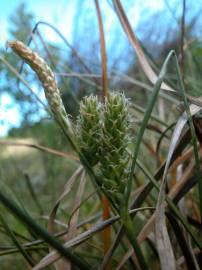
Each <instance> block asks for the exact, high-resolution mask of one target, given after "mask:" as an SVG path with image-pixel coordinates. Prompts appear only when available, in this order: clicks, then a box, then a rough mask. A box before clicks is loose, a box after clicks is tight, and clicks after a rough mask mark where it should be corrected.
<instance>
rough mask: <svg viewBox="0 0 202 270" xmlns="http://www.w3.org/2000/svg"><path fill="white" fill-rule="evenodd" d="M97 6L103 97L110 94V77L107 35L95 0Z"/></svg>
mask: <svg viewBox="0 0 202 270" xmlns="http://www.w3.org/2000/svg"><path fill="white" fill-rule="evenodd" d="M95 7H96V12H97V18H98V25H99V33H100V52H101V58H102V88H103V99H104V98H105V97H107V96H108V79H107V53H106V46H105V36H104V29H103V23H102V15H101V12H100V7H99V2H98V0H95Z"/></svg>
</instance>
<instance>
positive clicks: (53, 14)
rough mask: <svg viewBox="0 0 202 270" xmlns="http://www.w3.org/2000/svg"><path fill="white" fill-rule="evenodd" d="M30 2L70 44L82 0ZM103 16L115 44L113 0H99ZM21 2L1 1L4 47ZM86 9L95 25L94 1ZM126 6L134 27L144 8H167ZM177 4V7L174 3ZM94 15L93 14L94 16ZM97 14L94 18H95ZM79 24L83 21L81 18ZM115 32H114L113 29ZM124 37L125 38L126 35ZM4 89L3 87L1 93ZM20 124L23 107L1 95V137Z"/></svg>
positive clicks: (157, 0)
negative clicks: (13, 15)
mask: <svg viewBox="0 0 202 270" xmlns="http://www.w3.org/2000/svg"><path fill="white" fill-rule="evenodd" d="M23 2H25V3H26V4H27V10H28V11H30V12H32V13H34V15H35V19H36V22H37V21H40V20H42V21H46V22H49V23H52V24H54V26H55V27H57V28H58V29H60V31H61V32H62V34H63V35H64V36H65V37H66V38H67V39H68V41H69V42H70V43H71V42H73V39H74V36H73V31H72V29H73V22H74V17H75V16H79V13H78V12H77V11H78V10H77V9H78V3H81V1H79V0H69V1H67V0H57V1H55V0H29V1H23ZM99 2H100V6H101V10H102V15H103V19H104V29H105V34H106V43H107V47H108V49H110V46H111V45H112V43H113V42H112V39H113V33H116V31H115V30H116V27H117V24H118V21H117V17H116V15H115V14H114V12H113V10H112V8H111V7H110V5H109V3H108V2H110V1H107V0H102V1H99ZM169 2H170V3H176V0H171V1H169ZM20 3H22V1H19V0H9V1H6V0H0V25H1V30H0V46H1V47H3V48H5V43H6V41H7V40H8V39H9V35H8V29H9V17H10V16H11V15H12V14H13V12H14V11H15V9H16V8H17V6H18V5H19V4H20ZM84 3H85V4H84V5H82V8H84V9H85V10H84V13H86V14H85V18H87V16H88V14H89V16H90V14H91V16H92V18H94V19H93V23H94V24H95V28H96V24H97V21H95V20H96V17H95V16H94V14H95V6H94V0H85V1H84ZM122 3H124V7H125V9H126V11H127V15H128V17H129V20H130V22H131V24H132V26H133V28H134V29H135V27H136V26H137V25H138V23H139V22H140V21H141V20H142V19H143V18H142V14H143V11H145V10H147V13H148V15H147V16H149V14H152V13H154V12H158V11H161V10H163V9H164V8H165V3H164V0H153V1H151V0H128V1H123V0H122ZM174 6H176V5H175V4H174ZM92 14H93V15H92ZM93 16H94V17H93ZM80 23H83V22H82V21H81V22H80ZM113 31H114V32H113ZM43 33H44V35H45V37H46V38H47V41H52V42H56V43H58V42H60V40H59V39H58V36H57V35H56V34H54V33H53V31H52V30H50V29H48V28H46V29H45V28H44V29H43ZM124 38H125V37H124ZM1 91H2V89H0V94H1ZM19 124H20V110H19V108H18V106H17V105H16V106H15V104H14V102H13V100H12V99H11V98H10V97H9V96H8V95H0V136H4V135H6V133H7V131H8V129H9V128H10V127H11V126H18V125H19Z"/></svg>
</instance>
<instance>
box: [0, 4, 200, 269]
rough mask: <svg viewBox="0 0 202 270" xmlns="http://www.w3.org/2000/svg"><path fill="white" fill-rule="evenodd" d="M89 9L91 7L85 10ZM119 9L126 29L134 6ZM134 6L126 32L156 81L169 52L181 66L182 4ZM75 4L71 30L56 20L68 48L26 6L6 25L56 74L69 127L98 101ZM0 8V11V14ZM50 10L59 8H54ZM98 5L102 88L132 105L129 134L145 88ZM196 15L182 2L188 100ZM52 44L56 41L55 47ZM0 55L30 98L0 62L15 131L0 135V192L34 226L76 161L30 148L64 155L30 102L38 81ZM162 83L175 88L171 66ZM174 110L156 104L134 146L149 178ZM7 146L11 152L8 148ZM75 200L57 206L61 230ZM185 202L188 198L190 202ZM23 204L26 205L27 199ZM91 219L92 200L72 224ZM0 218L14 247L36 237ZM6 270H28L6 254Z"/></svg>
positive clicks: (0, 259)
mask: <svg viewBox="0 0 202 270" xmlns="http://www.w3.org/2000/svg"><path fill="white" fill-rule="evenodd" d="M89 2H92V3H90V4H89ZM122 2H123V4H124V8H125V10H126V13H127V14H128V15H130V16H129V19H130V21H131V23H132V22H133V20H136V18H135V16H136V13H135V12H131V10H133V9H134V4H135V2H136V1H122ZM137 2H138V3H139V4H138V5H136V7H137V8H138V7H139V9H140V11H141V13H140V14H139V13H138V12H140V11H138V10H136V12H137V15H138V16H139V20H138V23H137V24H136V26H135V27H134V28H135V29H134V30H135V32H136V34H137V36H138V38H139V39H140V40H141V45H142V47H143V49H144V52H145V54H146V55H147V57H148V59H149V62H150V64H151V65H152V66H153V68H154V70H156V72H157V73H158V71H159V68H160V66H161V65H162V63H163V61H164V60H165V57H166V56H167V54H168V52H169V51H170V50H171V49H174V50H175V51H176V53H177V55H178V57H179V61H181V57H182V56H181V46H182V41H181V35H182V29H181V21H182V6H183V1H179V0H177V1H167V0H165V1H162V2H163V8H162V9H161V10H160V11H159V10H158V8H157V11H155V9H152V12H151V11H150V9H149V5H148V7H147V6H146V7H145V9H141V8H140V6H141V1H137ZM152 2H155V3H156V6H157V7H158V3H159V2H160V1H158V0H155V1H152ZM75 3H76V4H75V5H76V10H77V11H76V13H75V16H74V18H73V21H72V25H68V24H67V22H66V16H68V14H61V18H57V19H59V20H62V21H63V22H64V24H66V27H69V28H71V31H72V37H73V38H72V40H71V44H70V42H69V41H68V39H67V38H66V37H65V36H62V33H61V32H60V29H57V31H55V29H54V27H55V25H54V23H53V24H51V25H50V24H49V23H48V22H37V21H36V14H34V12H32V10H31V9H30V8H29V5H28V2H23V3H19V5H18V6H17V7H16V9H15V10H12V15H11V17H10V19H9V21H8V25H9V29H8V31H9V34H8V36H9V39H11V40H13V39H18V40H21V41H23V42H24V43H26V44H29V45H30V47H31V48H33V49H35V50H36V51H37V52H38V53H39V54H40V55H41V56H42V57H43V58H44V59H45V60H46V61H47V62H48V63H49V64H50V66H51V68H52V69H53V71H54V73H55V74H56V78H57V82H58V85H59V89H60V90H61V92H62V99H63V102H64V104H65V107H66V110H67V112H68V113H69V114H70V115H71V117H72V119H76V116H77V115H78V104H79V100H81V99H82V97H84V96H85V95H89V94H90V93H95V94H98V95H100V96H101V60H100V48H99V47H100V42H99V31H98V24H97V19H96V11H95V7H94V3H93V1H90V0H88V1H82V0H77V1H75ZM1 5H2V4H1V3H0V7H1ZM55 5H60V1H56V2H55ZM105 5H107V9H105V11H106V10H108V11H107V12H105V13H103V20H104V26H105V28H107V36H106V44H107V57H108V77H109V88H110V89H113V90H114V89H115V90H124V91H125V93H126V95H127V96H128V97H130V98H131V101H132V102H133V103H134V104H135V107H134V108H133V109H134V111H133V113H134V119H133V121H134V126H136V125H138V124H139V123H140V121H141V119H142V118H141V117H142V112H141V111H142V110H143V109H144V108H145V106H146V103H147V100H148V96H149V94H150V91H149V90H151V84H150V83H149V82H148V80H147V78H146V76H145V75H144V73H143V72H142V70H141V68H140V66H139V64H138V61H137V59H136V56H135V53H134V51H133V49H132V47H131V46H130V44H129V42H128V40H127V38H126V36H125V33H124V32H123V30H122V28H121V26H120V22H119V21H118V19H116V20H114V24H115V25H113V26H112V25H110V26H111V29H110V27H107V19H106V17H107V16H111V12H112V13H113V12H114V11H113V6H112V3H111V1H106V3H105ZM100 6H101V9H102V1H100ZM201 9H202V5H201V1H187V3H186V12H185V28H184V41H183V46H184V51H185V53H184V56H183V63H182V70H183V77H184V83H185V88H186V91H187V93H189V94H190V95H192V96H195V97H200V96H201V89H202V76H201V74H202V40H201V36H202V35H201V34H202V19H201V16H200V14H201ZM47 12H48V8H47ZM50 16H51V15H50ZM105 20H106V22H105ZM108 28H109V29H108ZM47 29H49V32H50V31H53V33H55V36H57V40H56V41H55V42H53V41H50V40H49V35H48V34H46V33H49V32H46V30H47ZM60 37H62V38H61V39H60V41H58V40H59V38H60ZM5 42H6V41H5ZM5 46H6V45H5ZM0 54H1V55H2V56H3V57H4V58H5V59H6V60H7V61H9V63H10V64H11V65H12V66H13V67H14V68H15V69H17V70H18V71H19V73H20V75H21V76H22V77H23V78H25V79H26V81H27V82H28V83H29V86H30V87H31V88H32V89H33V91H34V94H33V93H31V92H30V89H28V88H27V87H26V86H25V85H23V84H22V82H21V81H20V80H18V78H17V77H16V76H15V74H14V73H13V72H12V71H11V70H10V69H9V68H8V67H7V66H6V65H5V64H4V63H3V62H0V78H1V80H0V95H1V97H2V96H6V95H8V96H9V99H11V100H12V103H11V104H10V105H9V106H11V107H12V106H14V107H16V108H17V111H18V114H19V121H18V124H17V125H16V126H17V127H12V125H10V126H9V130H8V132H7V134H6V135H5V136H4V137H3V136H2V138H1V144H0V153H1V156H0V179H1V180H0V188H1V189H2V190H4V191H5V193H6V194H8V195H9V196H10V197H11V198H13V199H14V200H15V201H16V202H17V203H18V204H19V205H20V206H21V207H22V208H24V210H25V211H27V212H28V213H30V214H31V215H32V216H33V217H35V218H36V219H37V218H38V217H39V215H40V214H41V215H47V214H48V213H49V212H50V211H51V209H52V206H53V204H54V203H55V201H56V200H57V198H58V195H59V193H60V192H61V191H62V189H63V186H64V185H65V183H66V181H67V179H68V177H69V176H70V175H71V174H72V172H73V171H74V169H75V168H76V167H77V161H75V160H72V159H71V158H69V159H65V158H62V157H57V156H54V155H51V154H48V153H45V152H42V151H38V150H37V149H35V148H34V147H35V146H36V145H42V146H45V147H49V148H54V149H57V150H59V151H63V152H68V153H71V149H70V146H69V145H68V143H67V142H66V139H65V137H64V136H63V134H62V132H61V131H60V129H59V127H58V126H57V125H56V123H55V122H54V121H53V119H52V118H51V117H50V116H49V114H48V113H47V111H46V110H45V108H44V106H43V105H42V104H41V103H40V102H39V101H38V99H37V98H39V99H40V100H41V101H42V102H43V103H45V105H47V104H46V101H45V98H44V94H43V89H42V87H41V84H40V83H39V82H38V80H36V76H35V74H34V73H33V72H32V71H31V70H30V69H29V68H28V67H27V65H23V63H22V61H21V60H20V59H19V58H18V57H17V56H16V55H14V54H13V53H12V52H11V50H9V49H7V50H6V49H5V47H2V48H1V50H0ZM167 81H168V82H170V83H171V84H172V85H175V84H176V75H175V73H174V72H173V68H172V66H170V67H169V74H168V76H167ZM178 104H179V101H177V100H176V99H171V98H170V97H169V96H167V97H166V98H164V99H161V98H159V100H158V103H157V105H156V106H155V110H154V112H153V113H154V115H156V117H157V118H158V121H162V122H161V123H160V122H159V123H158V124H156V122H155V121H154V122H155V126H154V125H153V124H154V122H152V121H151V123H150V131H149V133H148V134H146V136H145V138H144V140H145V143H144V145H143V146H142V156H141V159H142V160H144V164H145V165H146V167H147V168H149V170H150V171H152V172H154V171H155V169H156V166H157V165H158V164H159V162H160V161H159V160H158V159H156V158H151V157H152V155H154V152H155V147H156V141H157V140H158V139H159V137H160V134H161V132H163V131H164V130H165V128H166V127H167V126H168V125H170V124H172V123H173V122H174V121H175V117H176V115H178V114H179V112H178V110H177V109H176V107H177V105H178ZM9 106H8V107H4V108H3V106H1V107H0V114H1V110H2V114H4V115H5V117H4V119H2V117H1V122H0V124H2V125H3V126H5V123H6V122H8V123H10V119H9V117H11V116H10V115H9V113H8V114H6V113H7V112H6V110H8V111H9V109H10V108H9ZM3 110H4V112H3ZM143 111H144V110H143ZM162 123H163V124H162ZM134 132H135V131H134ZM151 134H152V135H151ZM168 134H169V133H168ZM170 134H171V133H170ZM170 134H169V136H170ZM9 142H10V143H9ZM11 143H13V144H15V145H10V144H11ZM19 143H25V144H30V145H32V146H34V147H32V148H30V147H26V146H19V145H17V144H19ZM164 143H165V144H164V146H165V147H164V148H163V149H161V159H162V160H163V158H164V157H165V155H166V151H167V147H168V144H167V142H166V141H165V142H164ZM154 156H155V155H154ZM137 179H138V181H140V183H139V185H140V184H141V181H144V180H143V176H142V175H141V173H140V175H139V176H138V177H137ZM137 185H138V183H137ZM92 190H93V187H92V186H91V184H90V183H88V188H87V189H86V191H85V195H84V197H86V196H87V195H88V194H90V192H92ZM75 192H76V188H75V191H74V190H73V191H72V192H71V193H70V195H69V199H68V203H65V202H64V204H62V207H61V208H60V211H59V213H58V219H59V220H62V221H63V222H67V220H68V217H69V216H70V214H71V209H72V203H73V198H74V195H73V194H74V193H75ZM33 194H35V195H36V197H37V200H34V199H33V197H35V195H33ZM152 196H153V197H155V196H156V193H155V192H153V195H152ZM190 196H191V197H193V194H191V195H190ZM31 197H32V199H30V198H31ZM192 210H193V209H192ZM99 211H101V205H100V204H99V202H98V201H97V203H96V204H95V200H94V197H93V196H92V198H90V199H89V200H88V202H87V203H86V204H85V207H84V208H83V210H82V212H81V216H80V220H82V217H85V218H86V217H90V216H93V215H94V214H95V213H100V212H99ZM193 211H194V210H193ZM0 212H1V214H2V215H3V216H4V217H5V218H6V220H7V221H9V222H8V223H9V224H10V226H11V228H12V230H13V231H14V232H15V234H16V235H18V233H19V234H20V236H19V239H20V240H22V241H26V240H27V241H29V240H30V239H29V237H31V239H36V236H35V235H30V234H29V232H28V231H27V230H26V229H25V228H24V227H23V225H22V224H21V223H20V222H19V221H18V220H17V219H15V218H13V217H12V216H11V215H10V214H9V213H8V212H7V211H6V210H5V208H4V207H3V206H2V205H0ZM139 219H140V223H139V227H141V218H139ZM38 221H40V222H41V223H42V224H45V222H46V221H41V220H40V219H39V220H38ZM137 230H138V228H137ZM100 241H101V240H100V239H99V237H98V239H97V242H96V243H97V247H96V249H95V250H94V248H93V247H92V245H93V244H92V243H90V242H89V243H88V244H89V246H88V251H90V250H93V253H94V258H91V260H92V261H93V262H94V260H95V261H96V260H99V259H100V258H99V256H100V253H99V243H100ZM9 242H10V245H12V242H11V240H10V238H9V236H8V235H6V234H5V232H4V229H3V227H2V226H0V255H1V252H2V254H3V253H4V252H5V250H3V249H2V251H1V246H5V245H8V247H9ZM145 248H146V247H145ZM44 250H45V252H46V251H47V250H46V249H44ZM44 250H43V249H41V251H40V250H39V251H40V252H39V254H38V257H37V256H35V258H33V259H34V260H36V261H37V260H38V259H39V258H40V256H41V255H43V254H44V253H45V252H44ZM40 253H41V254H40ZM5 254H6V252H5ZM148 256H150V259H151V258H152V256H153V255H152V254H149V255H148ZM154 264H155V262H154ZM22 266H23V268H22ZM156 267H157V266H156ZM7 268H8V269H29V268H28V266H27V268H26V263H25V261H24V259H23V258H22V256H21V255H20V254H19V253H17V254H15V255H14V256H13V254H10V255H6V256H0V269H7ZM50 269H51V268H50ZM126 269H127V267H126ZM153 269H158V267H157V268H155V266H154V268H153Z"/></svg>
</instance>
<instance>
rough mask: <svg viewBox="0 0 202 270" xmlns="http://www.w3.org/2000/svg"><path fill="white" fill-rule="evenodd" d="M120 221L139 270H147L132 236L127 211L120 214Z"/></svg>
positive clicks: (137, 244)
mask: <svg viewBox="0 0 202 270" xmlns="http://www.w3.org/2000/svg"><path fill="white" fill-rule="evenodd" d="M121 219H122V223H123V226H124V227H125V230H126V234H127V237H128V240H129V241H130V243H131V245H132V247H133V249H134V252H135V255H136V257H137V260H138V263H139V266H140V267H141V269H143V270H147V269H148V267H147V264H146V262H145V259H144V256H143V254H142V251H141V248H140V245H139V243H138V242H137V239H136V237H135V234H134V227H133V222H132V219H131V217H130V215H129V213H128V210H127V209H126V208H124V209H123V211H122V213H121Z"/></svg>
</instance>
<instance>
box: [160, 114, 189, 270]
mask: <svg viewBox="0 0 202 270" xmlns="http://www.w3.org/2000/svg"><path fill="white" fill-rule="evenodd" d="M186 123H187V118H186V113H183V115H182V116H181V117H180V118H179V120H178V122H177V124H176V127H175V130H174V133H173V135H172V139H171V143H170V147H169V151H168V156H167V160H166V165H165V170H164V174H163V179H162V184H161V188H160V192H159V195H158V201H157V206H156V218H155V236H156V244H157V251H158V254H159V259H160V263H161V268H162V270H169V269H176V262H175V257H174V253H173V249H172V245H171V242H170V238H169V235H168V231H167V226H166V217H165V198H166V194H165V187H166V175H167V172H168V168H169V165H170V162H171V158H172V155H173V152H174V150H175V148H176V145H177V142H178V140H179V137H180V135H181V133H182V131H183V129H184V126H185V124H186Z"/></svg>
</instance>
